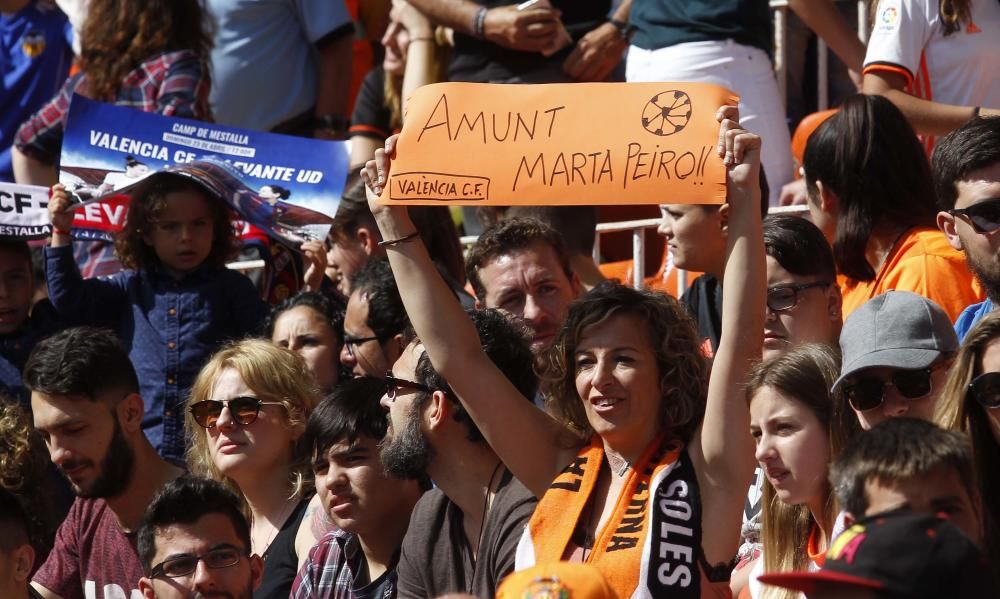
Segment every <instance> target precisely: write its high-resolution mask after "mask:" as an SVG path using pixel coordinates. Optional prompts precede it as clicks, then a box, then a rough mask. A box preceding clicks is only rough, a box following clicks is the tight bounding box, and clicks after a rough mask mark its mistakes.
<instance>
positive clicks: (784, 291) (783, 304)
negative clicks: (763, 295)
mask: <svg viewBox="0 0 1000 599" xmlns="http://www.w3.org/2000/svg"><path fill="white" fill-rule="evenodd" d="M831 284H832V283H830V281H815V282H813V283H805V284H803V285H776V286H774V287H771V288H770V289H768V290H767V308H768V310H771V311H772V312H784V311H785V310H791V309H792V308H794V307H795V306H797V305H798V304H799V292H800V291H805V290H806V289H812V288H813V287H823V288H827V287H829V286H830V285H831Z"/></svg>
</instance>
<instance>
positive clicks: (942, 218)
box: [937, 210, 965, 250]
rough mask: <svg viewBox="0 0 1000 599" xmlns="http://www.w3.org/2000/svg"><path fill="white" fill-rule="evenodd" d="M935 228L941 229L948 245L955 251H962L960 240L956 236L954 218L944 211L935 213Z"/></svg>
mask: <svg viewBox="0 0 1000 599" xmlns="http://www.w3.org/2000/svg"><path fill="white" fill-rule="evenodd" d="M937 227H938V229H941V232H942V233H944V236H945V237H946V238H948V243H949V244H951V247H953V248H955V249H956V250H964V249H965V248H964V247H962V238H961V237H959V236H958V229H957V228H956V227H955V216H954V215H951V214H948V213H947V212H945V211H943V210H942V211H941V212H938V213H937Z"/></svg>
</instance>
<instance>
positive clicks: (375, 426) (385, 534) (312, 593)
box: [290, 377, 421, 599]
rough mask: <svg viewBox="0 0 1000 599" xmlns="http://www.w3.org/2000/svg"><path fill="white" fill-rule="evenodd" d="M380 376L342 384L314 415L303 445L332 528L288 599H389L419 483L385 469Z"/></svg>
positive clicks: (298, 576)
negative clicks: (380, 448)
mask: <svg viewBox="0 0 1000 599" xmlns="http://www.w3.org/2000/svg"><path fill="white" fill-rule="evenodd" d="M385 388H386V384H385V382H384V381H383V380H382V379H376V378H371V377H359V378H354V379H350V380H347V381H344V382H343V383H341V384H340V385H339V386H337V388H336V389H334V391H333V393H331V394H330V395H329V396H328V397H327V398H326V399H324V400H323V401H322V402H320V404H319V405H318V406H317V407H316V409H315V410H313V413H312V414H310V415H309V422H308V423H307V424H306V431H305V434H304V435H303V439H302V443H303V444H304V445H305V446H306V447H309V448H311V450H312V451H311V453H312V465H313V475H314V476H315V480H316V494H317V495H318V496H319V498H320V501H321V502H322V503H323V509H324V510H325V511H326V514H327V516H329V518H330V520H332V521H333V524H334V525H336V529H334V530H333V531H331V532H329V533H327V534H326V535H325V536H324V537H323V538H322V539H321V540H320V541H319V543H317V544H316V546H315V547H313V548H312V550H310V551H309V557H308V558H306V560H305V563H304V564H303V565H302V567H301V568H300V569H299V573H298V575H297V576H296V577H295V582H294V583H293V584H292V593H291V595H290V597H291V599H320V598H324V599H325V598H334V597H371V598H375V599H378V598H382V597H394V596H395V595H396V564H397V562H398V560H399V546H400V545H401V544H402V542H403V535H404V534H405V533H406V528H407V525H408V524H409V522H410V513H411V512H412V511H413V506H414V504H416V503H417V500H418V499H420V494H421V488H420V487H421V485H420V483H419V482H418V481H415V480H408V479H402V478H394V477H392V476H390V475H388V474H387V473H386V472H385V469H384V468H383V467H382V462H381V460H380V459H379V452H378V444H379V442H380V441H382V439H383V437H384V436H385V430H386V417H385V411H384V410H382V408H381V406H379V398H380V397H381V396H382V393H383V392H384V391H385Z"/></svg>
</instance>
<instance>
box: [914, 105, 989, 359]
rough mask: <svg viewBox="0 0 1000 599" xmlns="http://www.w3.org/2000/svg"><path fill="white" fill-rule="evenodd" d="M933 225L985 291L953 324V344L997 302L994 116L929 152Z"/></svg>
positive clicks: (968, 125)
mask: <svg viewBox="0 0 1000 599" xmlns="http://www.w3.org/2000/svg"><path fill="white" fill-rule="evenodd" d="M931 169H932V170H933V172H934V186H935V187H936V188H937V189H936V191H937V198H938V205H939V206H940V207H941V212H938V217H937V224H938V228H940V229H941V230H942V231H943V232H944V234H945V236H947V237H948V241H949V242H950V243H951V245H952V247H954V248H955V249H958V250H964V251H965V260H966V262H967V263H968V264H969V268H970V269H971V270H972V272H973V273H975V275H976V279H978V280H979V283H980V284H981V285H982V286H983V288H984V289H985V290H986V295H987V299H986V300H984V301H982V302H980V303H978V304H972V305H971V306H969V307H968V308H966V309H965V311H963V312H962V314H960V315H959V317H958V320H957V321H955V332H957V333H958V337H959V340H962V339H964V338H965V334H966V333H968V332H969V330H970V329H972V327H973V326H975V325H976V323H977V322H979V319H981V318H982V317H983V316H985V315H987V314H989V313H990V312H992V311H993V307H994V304H995V303H996V302H1000V235H997V234H996V233H997V231H998V230H1000V117H984V118H974V119H972V120H970V121H969V122H968V123H966V124H965V125H963V126H961V127H959V128H958V129H955V130H954V131H952V132H951V133H949V134H948V135H947V136H946V137H945V138H944V139H942V140H941V141H939V142H938V143H937V145H936V146H935V147H934V156H933V158H932V159H931Z"/></svg>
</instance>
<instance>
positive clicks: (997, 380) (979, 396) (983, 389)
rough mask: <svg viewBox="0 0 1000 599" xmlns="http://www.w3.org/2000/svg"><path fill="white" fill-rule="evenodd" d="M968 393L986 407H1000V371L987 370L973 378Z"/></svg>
mask: <svg viewBox="0 0 1000 599" xmlns="http://www.w3.org/2000/svg"><path fill="white" fill-rule="evenodd" d="M966 393H967V397H968V398H969V399H974V400H976V402H978V403H979V405H981V406H983V407H984V408H1000V372H987V373H985V374H981V375H979V376H977V377H976V378H974V379H972V382H971V383H969V388H968V390H967V392H966Z"/></svg>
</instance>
